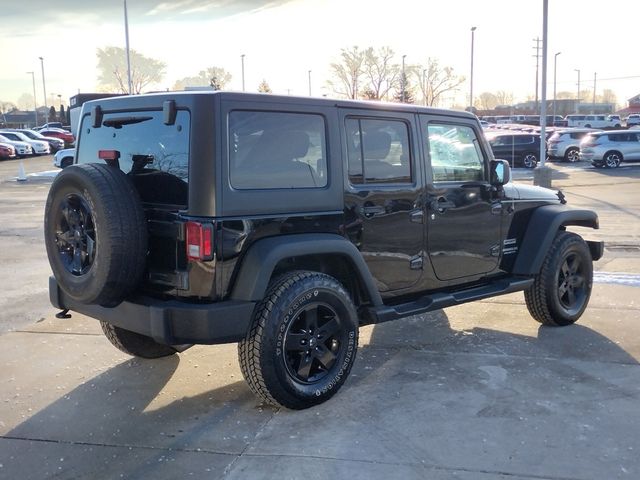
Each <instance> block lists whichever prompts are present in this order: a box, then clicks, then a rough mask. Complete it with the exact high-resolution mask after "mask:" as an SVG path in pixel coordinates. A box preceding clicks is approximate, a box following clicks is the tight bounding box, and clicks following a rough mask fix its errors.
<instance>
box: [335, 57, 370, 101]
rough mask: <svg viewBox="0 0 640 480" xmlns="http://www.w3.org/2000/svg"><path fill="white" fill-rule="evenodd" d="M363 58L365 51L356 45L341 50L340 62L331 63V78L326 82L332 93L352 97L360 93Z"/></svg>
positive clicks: (356, 96)
mask: <svg viewBox="0 0 640 480" xmlns="http://www.w3.org/2000/svg"><path fill="white" fill-rule="evenodd" d="M364 60H365V52H364V51H362V50H360V49H359V48H358V47H357V46H354V47H351V48H350V49H346V48H343V49H342V50H341V52H340V62H337V63H332V64H331V75H332V79H331V80H329V81H328V82H327V83H328V85H329V87H331V89H332V90H333V91H334V93H336V94H337V95H340V96H344V97H347V98H352V99H355V98H359V96H361V95H362V93H363V92H361V82H362V77H363V75H364Z"/></svg>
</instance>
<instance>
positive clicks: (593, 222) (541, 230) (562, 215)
mask: <svg viewBox="0 0 640 480" xmlns="http://www.w3.org/2000/svg"><path fill="white" fill-rule="evenodd" d="M568 225H578V226H581V227H591V228H595V229H597V228H599V224H598V215H597V214H596V212H594V211H592V210H577V209H575V210H574V209H571V208H567V207H566V206H565V205H545V206H542V207H539V208H538V209H536V211H535V212H534V213H533V215H531V219H530V220H529V225H528V226H527V231H526V232H525V235H524V238H523V239H522V245H521V246H520V248H519V249H518V258H517V259H516V262H515V264H514V267H513V272H512V273H514V274H516V275H536V274H538V273H539V272H540V269H541V268H542V262H544V258H545V256H546V255H547V252H548V251H549V248H550V247H551V243H552V242H553V239H554V238H555V236H556V233H558V230H560V228H562V227H565V226H568Z"/></svg>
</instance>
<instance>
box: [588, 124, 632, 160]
mask: <svg viewBox="0 0 640 480" xmlns="http://www.w3.org/2000/svg"><path fill="white" fill-rule="evenodd" d="M580 159H582V160H586V161H590V162H591V164H592V165H593V166H594V167H597V168H602V167H607V168H617V167H619V166H620V163H622V162H634V161H640V132H637V131H631V130H612V131H609V132H592V133H589V134H587V135H585V137H584V138H583V139H582V141H581V142H580Z"/></svg>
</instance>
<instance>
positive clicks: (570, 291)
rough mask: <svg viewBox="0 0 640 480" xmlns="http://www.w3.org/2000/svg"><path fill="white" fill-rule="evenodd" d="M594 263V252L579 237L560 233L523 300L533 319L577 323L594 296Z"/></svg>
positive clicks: (550, 323) (546, 323)
mask: <svg viewBox="0 0 640 480" xmlns="http://www.w3.org/2000/svg"><path fill="white" fill-rule="evenodd" d="M592 282H593V264H592V260H591V253H590V252H589V247H588V246H587V244H586V243H585V241H584V240H583V239H582V237H580V236H579V235H576V234H575V233H570V232H564V231H561V232H558V234H557V235H556V238H555V239H554V241H553V243H552V244H551V248H550V249H549V252H548V253H547V256H546V258H545V260H544V263H543V264H542V269H541V270H540V273H539V274H538V275H537V276H536V278H535V281H534V283H533V285H532V286H531V287H529V288H528V289H527V290H525V292H524V298H525V301H526V303H527V308H528V310H529V313H530V314H531V316H532V317H533V318H534V319H536V320H537V321H538V322H540V323H542V324H543V325H550V326H564V325H570V324H572V323H574V322H575V321H576V320H578V318H580V316H581V315H582V313H583V312H584V310H585V308H587V304H588V303H589V297H590V296H591V286H592Z"/></svg>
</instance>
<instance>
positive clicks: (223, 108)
mask: <svg viewBox="0 0 640 480" xmlns="http://www.w3.org/2000/svg"><path fill="white" fill-rule="evenodd" d="M77 143H78V146H77V155H76V160H75V165H73V166H70V167H68V168H65V169H64V170H63V171H62V172H60V174H59V175H58V177H57V178H56V180H55V181H54V183H53V185H52V187H51V191H50V193H49V197H48V200H47V204H46V212H45V237H46V238H45V240H46V247H47V252H48V255H49V261H50V263H51V268H52V270H53V273H54V276H53V277H51V279H50V296H51V302H52V304H53V305H54V306H55V307H57V308H60V309H63V310H73V311H76V312H80V313H83V314H85V315H88V316H90V317H93V318H96V319H98V320H100V322H101V324H102V328H103V330H104V332H105V334H106V336H107V338H108V339H109V340H110V341H111V343H113V344H114V345H115V346H116V347H118V348H119V349H121V350H122V351H124V352H126V353H129V354H131V355H136V356H139V357H144V358H157V357H163V356H167V355H173V354H175V353H176V352H182V351H184V350H185V349H187V348H188V347H189V346H191V345H192V344H218V343H229V342H238V352H239V357H240V366H241V368H242V372H243V374H244V376H245V379H246V381H247V382H248V384H249V386H250V387H251V389H252V390H253V391H254V392H255V393H256V394H257V395H258V396H259V397H260V398H261V399H262V400H264V401H266V402H269V403H273V404H279V405H283V406H285V407H288V408H293V409H300V408H306V407H309V406H312V405H315V404H318V403H321V402H323V401H325V400H327V399H328V398H330V397H331V396H332V395H333V394H335V393H336V391H337V390H338V389H339V388H340V387H341V385H342V384H343V383H344V381H345V380H346V378H347V376H348V375H349V371H350V370H351V367H352V365H353V363H354V360H355V357H356V349H357V346H358V327H359V326H360V325H366V324H371V323H378V322H385V321H388V320H394V319H398V318H402V317H405V316H408V315H415V314H420V313H424V312H428V311H432V310H436V309H440V308H444V307H447V306H451V305H458V304H461V303H464V302H469V301H473V300H479V299H482V298H487V297H492V296H496V295H502V294H506V293H510V292H515V291H518V290H524V294H525V299H526V304H527V307H528V309H529V311H530V312H531V315H532V316H533V317H534V318H535V319H536V320H537V321H539V322H541V323H543V324H545V325H569V324H571V323H573V322H575V321H576V320H577V319H578V318H579V317H580V316H581V315H582V313H583V312H584V310H585V308H586V306H587V303H588V301H589V296H590V293H591V285H592V274H593V267H592V261H593V260H597V259H599V258H600V257H601V255H602V252H603V244H602V243H601V242H585V241H584V240H583V239H582V238H581V237H580V236H578V235H576V234H574V233H570V232H568V231H566V227H567V226H572V225H578V226H582V227H591V228H598V218H597V216H596V214H595V213H594V212H592V211H588V210H572V209H569V208H567V207H566V206H565V203H566V202H565V200H564V197H563V195H562V194H561V193H560V192H556V191H552V190H547V189H542V188H535V187H530V186H525V185H516V184H513V183H510V182H509V180H510V170H509V165H508V164H507V163H506V162H505V161H503V160H494V159H493V156H492V153H491V149H490V148H489V145H488V144H487V142H486V141H485V139H484V136H483V134H482V130H481V128H480V125H479V123H478V120H477V119H476V117H475V116H473V115H470V114H467V113H464V112H456V111H446V110H436V109H429V108H421V107H417V106H414V105H401V104H384V103H367V102H355V101H341V100H328V99H316V98H294V97H280V96H275V95H253V94H240V93H229V92H182V93H174V92H170V93H163V94H151V95H143V96H131V97H118V98H110V99H100V100H95V101H92V102H88V103H86V104H85V105H84V107H83V113H82V115H81V119H80V125H79V135H78V139H77Z"/></svg>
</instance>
